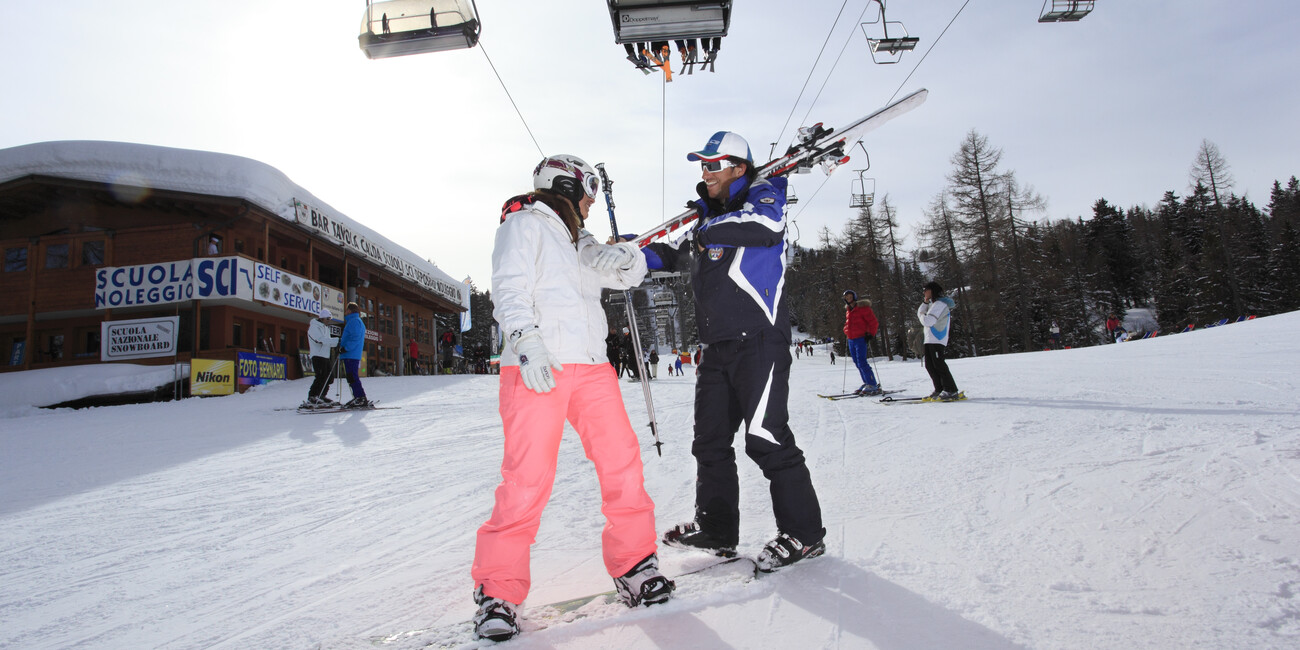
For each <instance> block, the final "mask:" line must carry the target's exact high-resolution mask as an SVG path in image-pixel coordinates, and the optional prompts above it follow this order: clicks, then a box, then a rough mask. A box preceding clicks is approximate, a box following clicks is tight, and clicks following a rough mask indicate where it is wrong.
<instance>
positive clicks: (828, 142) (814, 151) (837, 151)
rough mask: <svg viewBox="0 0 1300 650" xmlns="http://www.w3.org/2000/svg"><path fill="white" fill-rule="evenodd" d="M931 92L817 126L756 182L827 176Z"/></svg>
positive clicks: (681, 219) (670, 226)
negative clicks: (819, 172) (815, 171)
mask: <svg viewBox="0 0 1300 650" xmlns="http://www.w3.org/2000/svg"><path fill="white" fill-rule="evenodd" d="M929 94H930V91H928V90H926V89H924V88H922V89H920V90H917V91H915V92H913V93H911V94H910V95H907V96H906V97H903V98H902V99H900V100H898V101H896V102H894V103H892V104H890V105H888V106H886V107H884V108H882V109H880V110H878V111H876V112H874V113H872V114H870V115H867V116H866V117H863V118H860V119H858V120H855V121H853V122H850V123H849V124H847V125H845V126H843V127H841V128H840V129H838V130H836V129H825V128H821V127H820V126H818V127H817V128H815V129H810V130H809V131H808V133H807V134H806V135H804V136H801V137H800V139H799V142H798V143H796V144H795V145H794V146H791V147H790V148H789V149H788V150H787V151H786V152H785V155H783V156H781V157H780V158H777V159H776V160H773V161H771V162H769V163H767V164H766V165H763V166H762V167H759V168H758V178H773V177H776V176H785V175H787V174H791V173H795V174H798V173H802V172H807V171H811V170H812V168H813V166H814V165H820V166H821V167H822V169H823V171H825V172H826V174H827V175H828V176H829V175H830V173H831V172H833V171H835V168H836V167H838V166H840V165H842V164H844V163H846V162H848V161H849V156H848V155H847V153H846V150H847V149H848V148H850V147H852V146H853V143H855V142H857V141H858V139H859V138H861V137H862V136H863V135H865V134H866V133H868V132H869V131H872V130H874V129H876V128H877V127H879V126H880V125H882V124H884V123H885V122H888V121H890V120H892V119H894V118H895V117H898V116H899V115H902V114H903V113H906V112H908V111H910V110H912V109H914V108H916V107H917V106H920V105H921V104H922V103H924V102H925V98H926V96H928V95H929ZM698 216H699V213H697V212H696V211H695V209H694V208H691V209H689V210H687V211H686V212H683V213H681V214H679V215H677V216H676V217H673V218H672V219H669V220H668V221H665V222H663V223H661V224H659V225H658V226H655V227H654V228H651V229H650V230H649V231H647V232H645V233H644V234H642V235H640V236H639V237H637V238H636V239H635V240H633V241H634V242H635V243H636V245H637V246H642V247H644V246H645V245H646V244H649V243H652V242H655V241H658V240H660V239H663V238H665V237H668V236H669V235H671V234H672V233H675V232H677V231H678V230H681V229H682V228H683V227H685V226H689V225H690V224H691V223H692V222H694V221H695V219H696V218H697V217H698Z"/></svg>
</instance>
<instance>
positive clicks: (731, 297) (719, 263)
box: [641, 131, 826, 571]
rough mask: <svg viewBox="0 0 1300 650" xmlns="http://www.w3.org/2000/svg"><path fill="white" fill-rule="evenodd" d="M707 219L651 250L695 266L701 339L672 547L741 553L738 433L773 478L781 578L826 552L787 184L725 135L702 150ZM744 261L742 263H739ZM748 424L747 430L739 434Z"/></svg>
mask: <svg viewBox="0 0 1300 650" xmlns="http://www.w3.org/2000/svg"><path fill="white" fill-rule="evenodd" d="M686 159H687V160H690V161H699V163H700V166H701V168H702V172H701V173H702V177H703V181H702V182H701V183H699V184H698V185H697V186H696V188H695V190H696V193H697V194H698V195H699V199H698V200H696V201H692V202H691V206H692V207H694V208H695V209H697V210H698V211H699V215H700V216H699V219H698V220H697V221H696V222H695V224H694V225H693V226H692V227H691V228H690V229H689V230H688V231H687V232H686V233H685V235H684V236H682V237H681V238H680V239H679V240H678V241H677V242H675V243H653V244H650V245H648V246H646V247H644V248H642V249H641V250H642V253H643V254H644V255H645V256H646V258H647V261H648V265H649V266H650V268H655V269H658V268H670V269H677V268H682V267H689V268H690V269H691V283H692V287H693V289H694V294H695V313H696V323H697V326H698V328H699V337H700V342H701V343H703V344H704V345H706V346H708V349H707V351H706V352H705V354H704V358H703V360H702V362H701V364H700V366H699V370H698V371H697V372H698V375H699V378H698V380H697V381H696V384H695V441H694V442H693V443H692V445H691V453H692V454H693V455H694V456H695V463H696V482H695V519H694V520H693V521H689V522H685V523H682V524H678V525H677V526H676V527H674V528H673V529H672V530H670V531H668V532H667V533H665V534H664V536H663V541H664V543H665V544H668V545H672V546H679V547H686V548H695V549H700V550H705V551H709V552H712V553H714V554H717V555H723V556H727V555H732V554H734V553H735V552H736V545H737V543H738V541H739V536H740V486H739V479H738V478H737V467H736V452H735V449H734V447H733V444H734V440H735V437H736V431H737V430H743V431H744V436H745V454H746V455H748V456H749V457H750V459H752V460H753V461H754V462H755V463H757V464H758V466H759V467H760V468H761V469H762V470H763V475H764V476H765V477H766V478H767V479H768V480H769V481H771V486H770V494H771V498H772V511H773V514H774V515H775V516H776V526H777V535H776V537H775V538H773V539H772V541H770V542H768V543H767V544H766V545H765V546H764V547H763V550H762V551H761V552H760V553H759V555H758V558H757V559H756V560H755V562H756V564H757V565H758V569H759V570H760V571H775V570H777V569H779V568H781V567H784V566H787V565H790V564H793V563H795V562H798V561H799V560H802V559H804V558H813V557H817V556H819V555H821V554H822V553H824V552H825V550H826V545H825V544H824V542H823V541H822V540H823V538H824V537H825V536H826V529H825V528H824V527H823V526H822V518H821V506H820V505H819V503H818V500H817V492H816V490H815V489H814V488H813V484H812V477H811V474H810V473H809V471H808V465H807V463H806V462H805V461H804V455H803V451H801V450H800V449H799V446H798V445H797V444H796V443H795V438H794V432H793V431H791V430H790V425H789V412H788V410H787V404H786V401H787V398H788V397H789V392H790V366H791V364H792V359H791V358H790V343H791V341H790V337H791V332H790V313H789V311H788V309H787V306H786V301H785V296H784V294H783V293H782V288H783V287H784V286H785V285H784V282H783V276H784V273H785V257H784V255H785V250H784V248H785V240H784V238H783V237H784V235H785V230H786V221H785V215H784V211H783V209H782V208H783V207H784V205H785V190H786V179H784V178H773V179H770V180H761V179H758V178H757V172H756V171H755V167H754V157H753V155H752V154H751V153H750V149H749V143H747V142H746V141H745V139H744V138H742V137H740V135H738V134H736V133H732V132H730V131H719V132H717V133H715V134H714V135H713V137H712V138H710V139H709V141H708V143H707V144H706V146H705V147H704V149H703V150H702V151H696V152H692V153H690V154H687V156H686ZM742 259H743V261H744V263H743V264H742V263H741V261H742ZM742 427H743V428H742Z"/></svg>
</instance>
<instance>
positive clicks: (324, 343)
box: [307, 318, 339, 358]
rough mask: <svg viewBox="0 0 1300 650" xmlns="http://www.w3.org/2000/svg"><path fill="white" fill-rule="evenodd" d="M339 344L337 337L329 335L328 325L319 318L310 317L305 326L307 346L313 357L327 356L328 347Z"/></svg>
mask: <svg viewBox="0 0 1300 650" xmlns="http://www.w3.org/2000/svg"><path fill="white" fill-rule="evenodd" d="M338 344H339V340H338V338H337V337H334V336H330V326H329V325H326V324H325V322H324V321H322V320H321V319H319V318H313V319H311V324H310V325H308V326H307V347H308V348H309V349H310V350H311V356H313V357H327V358H328V357H329V355H330V348H332V347H334V346H336V345H338Z"/></svg>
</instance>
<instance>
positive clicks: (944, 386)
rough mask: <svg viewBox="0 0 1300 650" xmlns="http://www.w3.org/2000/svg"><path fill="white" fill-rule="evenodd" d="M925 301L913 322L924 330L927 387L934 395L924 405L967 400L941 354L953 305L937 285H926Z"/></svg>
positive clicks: (945, 342)
mask: <svg viewBox="0 0 1300 650" xmlns="http://www.w3.org/2000/svg"><path fill="white" fill-rule="evenodd" d="M922 290H923V291H924V293H925V300H924V301H923V302H922V303H921V306H920V307H917V308H916V318H917V320H919V321H921V325H922V326H923V327H924V328H925V370H926V372H928V373H930V383H932V384H934V392H933V393H930V395H929V396H928V397H926V398H924V401H932V402H937V401H943V402H955V401H958V400H964V399H966V394H965V393H963V392H960V391H958V390H957V382H956V381H954V380H953V378H952V373H951V372H949V371H948V362H947V361H946V360H944V351H945V350H946V349H947V347H948V332H949V329H950V325H952V308H953V306H955V305H956V303H955V302H954V301H953V299H952V298H949V297H948V296H945V295H943V287H941V286H939V283H938V282H927V283H926V285H925V287H924V288H923V289H922Z"/></svg>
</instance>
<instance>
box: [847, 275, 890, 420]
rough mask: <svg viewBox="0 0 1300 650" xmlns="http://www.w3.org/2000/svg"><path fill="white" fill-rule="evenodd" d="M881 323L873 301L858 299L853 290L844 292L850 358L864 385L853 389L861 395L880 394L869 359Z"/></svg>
mask: <svg viewBox="0 0 1300 650" xmlns="http://www.w3.org/2000/svg"><path fill="white" fill-rule="evenodd" d="M879 327H880V323H879V322H877V321H876V313H875V312H873V311H871V301H870V300H867V299H866V298H863V299H861V300H859V299H858V294H857V293H856V292H854V291H853V290H849V291H845V292H844V337H845V338H847V339H848V341H849V358H851V359H853V365H855V366H857V367H858V374H859V375H861V376H862V386H861V387H859V388H858V389H857V390H855V391H853V392H855V393H857V394H859V395H879V394H880V392H881V391H880V384H879V383H877V382H876V376H875V375H874V374H872V372H871V363H870V362H869V361H867V356H868V352H867V349H868V344H870V343H871V339H873V338H875V336H876V330H877V329H878V328H879Z"/></svg>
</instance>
